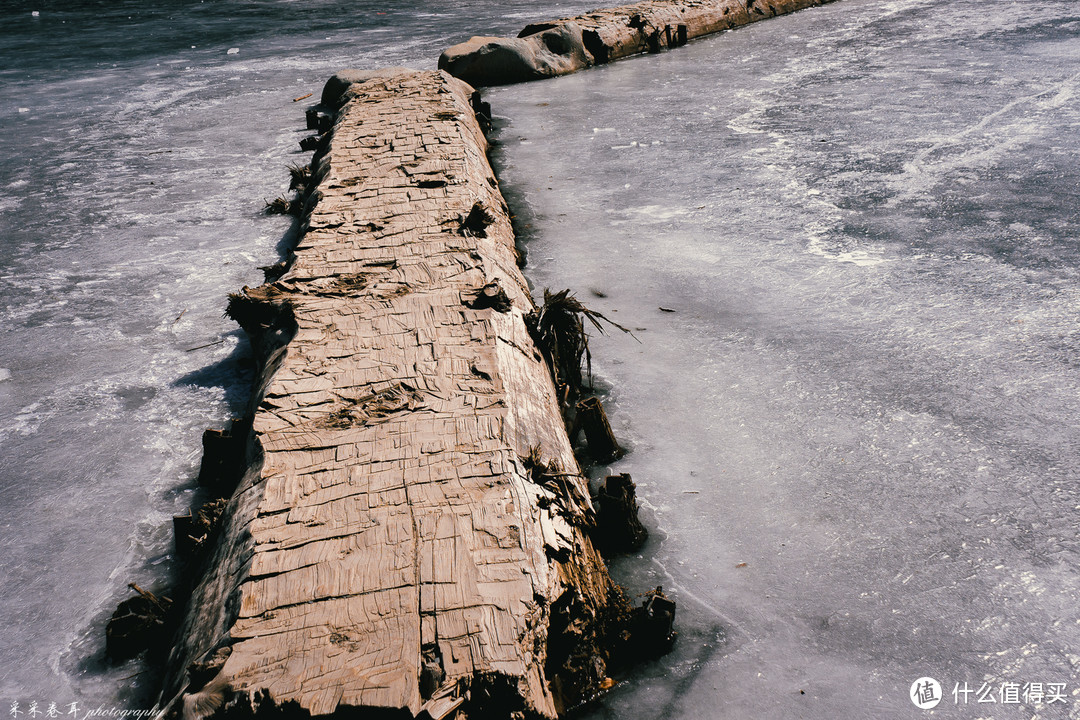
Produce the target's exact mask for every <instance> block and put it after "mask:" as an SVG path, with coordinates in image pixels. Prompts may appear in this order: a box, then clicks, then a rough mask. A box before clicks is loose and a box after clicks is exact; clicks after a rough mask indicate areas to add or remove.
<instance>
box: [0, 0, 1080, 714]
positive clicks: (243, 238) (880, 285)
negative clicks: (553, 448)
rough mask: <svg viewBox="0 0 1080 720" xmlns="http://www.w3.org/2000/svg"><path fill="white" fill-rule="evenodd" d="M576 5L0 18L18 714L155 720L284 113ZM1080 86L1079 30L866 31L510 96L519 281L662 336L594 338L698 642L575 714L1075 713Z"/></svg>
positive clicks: (271, 231)
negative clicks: (137, 641) (160, 630)
mask: <svg viewBox="0 0 1080 720" xmlns="http://www.w3.org/2000/svg"><path fill="white" fill-rule="evenodd" d="M592 4H593V3H583V2H576V1H575V2H563V3H561V4H559V3H554V2H547V3H526V2H524V0H515V1H514V2H503V3H494V2H491V1H490V0H485V1H483V2H480V1H476V2H470V1H466V0H455V1H454V2H442V3H435V2H413V3H407V4H403V5H398V6H390V7H387V6H384V5H382V4H379V3H374V2H370V0H362V1H361V2H349V3H345V2H342V1H341V0H313V1H311V2H306V3H303V4H302V5H301V4H299V3H293V2H288V1H287V0H262V1H260V2H247V1H243V0H218V1H217V2H213V3H209V2H206V3H202V2H198V1H197V0H175V1H173V2H169V3H149V2H145V1H136V0H128V1H127V2H124V1H119V2H111V3H104V2H91V1H89V0H84V1H82V2H79V1H72V2H66V3H64V4H63V7H60V6H59V5H57V6H55V7H54V6H53V4H46V3H44V2H42V3H40V7H30V6H25V7H20V8H17V9H6V8H5V9H4V10H0V19H2V21H3V22H2V24H0V83H2V87H3V89H4V101H3V103H0V127H2V129H3V132H2V133H0V187H2V188H3V189H4V191H5V192H4V193H3V194H2V195H0V447H2V448H3V449H2V452H0V572H2V574H3V577H4V579H5V583H4V585H3V590H0V618H2V619H3V621H4V622H3V628H2V630H0V700H3V701H4V702H5V708H7V707H8V706H9V705H10V703H11V702H16V701H18V702H20V703H22V704H23V709H24V710H25V709H26V704H27V703H29V702H31V701H37V702H38V703H39V704H40V705H41V706H42V707H45V706H46V705H47V704H48V703H50V702H56V703H58V704H59V705H61V706H62V707H65V708H66V706H67V704H68V703H71V702H78V703H79V704H80V706H81V707H83V708H88V707H97V706H99V705H104V706H106V707H108V706H118V707H133V706H136V705H140V704H142V703H145V702H147V697H148V691H149V690H150V689H152V687H153V678H152V676H151V674H150V673H149V672H147V671H146V670H145V668H144V666H143V665H142V664H140V663H139V662H138V661H133V662H129V663H125V664H122V665H119V666H111V665H108V664H106V663H104V662H103V661H102V660H101V652H102V649H103V629H104V623H105V621H106V620H107V618H108V616H109V614H110V613H111V612H112V610H113V608H114V607H115V605H116V603H117V602H118V601H119V600H120V599H122V598H123V597H126V596H127V594H128V593H127V590H126V588H125V584H126V583H127V582H128V581H132V580H134V581H136V582H139V583H140V584H141V585H144V586H153V585H154V584H155V583H159V582H163V581H164V580H165V579H166V578H167V577H168V567H169V562H170V559H171V557H170V553H171V545H172V540H171V527H170V525H171V523H170V517H171V515H173V514H177V513H180V512H183V511H184V510H186V509H187V508H188V507H189V506H190V505H191V502H192V499H193V496H194V474H195V473H196V472H197V466H198V461H199V455H200V450H201V449H200V446H199V438H200V434H201V431H202V429H203V427H206V426H220V425H221V424H222V423H223V422H224V421H225V420H227V418H228V417H229V416H230V415H231V414H234V413H237V412H238V411H239V410H240V409H241V407H242V405H243V402H244V400H245V399H246V398H245V395H246V392H247V387H246V382H247V379H248V378H247V376H246V374H245V369H244V362H243V357H244V346H243V341H242V338H241V333H240V332H239V331H238V330H237V329H236V328H235V326H233V325H232V323H231V322H229V321H228V320H225V319H223V318H222V317H221V312H222V309H223V307H224V301H225V295H226V293H228V292H231V291H234V290H236V289H237V288H239V287H240V286H242V285H245V284H246V285H255V284H257V283H259V282H260V281H261V278H262V273H261V272H260V271H259V270H258V266H260V265H268V264H271V263H273V262H275V261H276V260H277V259H278V257H279V251H280V245H281V243H282V240H283V238H285V237H286V235H287V232H288V223H287V221H285V220H282V219H281V218H273V217H267V216H265V215H264V214H263V213H262V207H263V201H264V200H266V199H272V198H273V197H275V196H276V195H278V194H280V193H281V192H283V191H284V190H285V187H286V185H287V175H286V172H285V165H286V164H287V163H290V162H297V161H301V162H303V161H306V159H307V157H308V156H307V154H301V153H300V152H299V149H298V146H297V142H298V140H299V139H300V138H302V137H304V136H305V135H306V134H307V132H306V131H304V130H303V106H304V105H305V104H306V102H307V101H302V102H297V103H294V102H293V98H296V97H299V96H301V95H304V94H306V93H308V92H315V93H318V92H319V90H320V88H321V86H322V83H323V81H324V80H325V79H326V78H327V77H328V76H329V75H330V74H332V73H333V72H335V71H336V70H338V69H340V68H342V67H367V68H371V67H381V66H386V65H398V64H405V65H411V66H414V67H421V68H428V67H433V66H434V63H435V59H436V58H437V56H438V53H439V52H440V51H441V50H442V49H443V48H444V47H446V46H448V45H450V44H452V43H454V42H458V41H460V40H462V39H464V38H465V37H467V36H469V35H471V34H475V33H479V34H508V33H510V34H512V33H514V32H516V31H517V29H519V28H520V27H522V26H523V25H524V24H526V23H527V22H530V21H534V20H541V19H546V18H551V17H556V16H560V15H566V14H572V13H576V12H580V11H582V10H586V9H588V8H589V7H591V6H592ZM34 9H37V10H39V15H38V16H36V17H35V16H33V15H31V10H34ZM232 48H237V49H238V52H235V53H232V54H230V53H229V51H230V49H232ZM1078 84H1080V7H1078V6H1077V4H1076V3H1075V2H1072V1H1071V0H1047V1H1046V2H1042V3H1038V4H1031V3H1019V2H1010V1H1008V0H1003V1H1002V2H996V3H984V2H976V1H975V0H954V1H951V2H946V1H945V0H891V1H887V0H842V2H839V3H836V4H832V5H829V6H826V7H823V8H818V9H814V10H810V11H806V12H804V13H801V14H799V15H796V16H790V17H786V18H780V19H776V20H772V21H770V22H767V23H761V24H758V25H755V26H752V27H749V28H745V29H741V30H738V31H736V32H732V33H728V34H725V35H722V36H719V37H716V38H712V39H707V40H703V41H700V42H694V43H691V45H689V46H688V47H686V48H683V49H681V50H679V51H677V52H672V53H669V54H663V55H660V56H651V57H642V58H636V59H632V60H628V61H624V62H621V63H618V64H615V65H612V66H608V67H604V68H599V69H595V70H592V71H589V72H586V73H582V74H579V75H575V76H570V77H566V78H561V79H558V80H554V81H546V82H542V83H536V84H532V85H528V86H518V87H512V88H503V89H499V90H497V91H493V92H491V93H488V99H489V100H490V101H491V102H492V104H493V106H494V110H495V113H496V114H497V115H498V116H499V118H498V126H499V128H498V131H497V136H496V137H497V140H498V143H499V144H498V147H497V148H496V152H495V153H494V160H495V162H496V164H497V166H498V168H499V170H500V173H501V177H502V183H503V189H504V192H505V193H506V194H507V196H508V199H509V200H510V203H511V205H512V207H513V208H514V210H515V212H516V213H517V214H518V225H519V229H520V230H521V231H522V234H523V236H524V237H525V238H526V239H527V242H528V252H529V267H528V268H527V272H528V273H529V274H530V277H531V280H532V282H533V283H534V284H535V286H536V287H537V289H538V290H539V289H542V288H543V287H546V286H549V287H552V288H553V289H560V288H563V287H570V288H572V289H574V290H575V292H577V294H578V295H579V297H580V298H581V299H582V300H583V301H584V302H586V303H587V304H588V305H590V306H591V307H594V308H596V309H598V310H600V311H601V312H604V313H605V314H609V315H610V316H611V317H612V318H613V319H616V320H617V321H619V322H621V323H622V324H624V325H627V326H630V327H632V328H640V329H635V335H636V336H637V338H638V340H634V339H633V338H630V337H626V336H621V335H612V336H601V337H597V338H595V339H594V341H593V345H592V347H593V352H594V360H595V363H594V367H595V369H596V371H597V376H598V378H599V380H600V381H601V382H602V383H603V384H604V385H605V386H607V387H609V388H610V394H609V399H608V402H609V413H610V415H611V417H612V420H613V422H614V424H615V426H616V431H617V433H618V434H619V435H620V437H621V438H623V439H624V440H625V441H626V443H627V444H628V445H629V446H630V447H631V448H632V450H633V452H631V453H630V454H629V455H627V456H626V458H625V459H623V460H621V461H620V462H619V463H617V464H616V465H615V466H613V469H616V470H619V471H627V472H630V473H632V474H633V476H634V477H635V479H636V480H637V481H638V483H639V494H640V497H641V498H642V500H643V502H644V505H645V512H644V515H645V519H646V522H647V523H648V525H649V527H650V530H651V531H652V533H653V539H652V540H651V542H650V544H649V545H648V546H647V547H646V548H645V550H644V552H642V553H641V557H640V558H638V557H631V558H628V559H626V560H624V561H620V562H618V563H616V564H615V572H616V574H617V576H618V578H619V580H620V581H621V582H623V583H624V584H625V585H626V586H627V587H628V588H630V589H632V590H633V591H635V592H640V591H643V590H645V589H646V588H648V587H651V586H653V585H656V584H663V585H664V586H665V588H666V589H667V590H669V591H670V592H671V593H672V594H673V595H674V596H675V597H676V598H677V599H678V601H679V603H680V623H679V624H680V631H681V637H680V640H679V643H678V644H677V646H676V648H675V651H674V652H673V653H672V654H671V655H669V656H667V657H665V658H663V659H661V660H658V661H656V662H655V663H652V664H650V665H648V666H646V667H645V668H643V669H642V670H641V671H640V672H637V673H636V674H634V675H632V676H630V677H627V678H625V679H622V682H621V684H620V685H619V687H618V688H617V689H616V690H615V691H614V692H613V693H612V694H611V695H610V696H609V697H608V699H607V700H605V701H604V703H603V704H602V705H601V706H600V707H599V708H597V709H596V710H595V711H594V712H593V714H592V715H591V716H590V717H591V718H605V719H606V718H619V719H620V720H621V719H626V720H629V719H630V718H634V719H637V718H657V719H659V718H665V719H666V718H680V719H683V718H685V719H687V720H690V719H697V718H705V717H707V718H732V719H740V720H741V719H743V718H778V719H779V718H812V719H817V718H821V719H824V718H856V717H860V718H861V717H868V718H870V717H872V718H883V717H905V718H906V717H917V716H919V715H921V714H924V713H922V711H919V710H918V709H917V708H915V707H914V706H913V705H912V704H911V702H910V700H909V699H908V691H909V687H910V685H911V683H912V682H913V681H914V680H915V679H916V678H920V677H923V676H930V677H934V678H936V679H937V680H939V681H940V682H941V685H942V688H943V693H944V695H945V697H944V699H943V701H942V704H941V705H940V706H939V708H938V709H937V710H936V711H935V715H939V716H941V717H957V718H977V717H992V718H997V717H1008V718H1012V717H1039V718H1061V717H1073V716H1080V711H1077V710H1076V709H1075V705H1076V703H1078V702H1080V697H1077V695H1076V691H1078V690H1080V681H1077V680H1076V677H1077V664H1080V629H1078V622H1080V615H1078V612H1077V598H1078V596H1080V574H1078V558H1077V549H1078V535H1077V527H1078V520H1080V498H1078V488H1077V481H1078V476H1080V472H1078V470H1080V437H1078V435H1080V430H1078V427H1077V417H1078V416H1080V413H1078V404H1080V395H1078V390H1080V387H1078V385H1080V377H1078V374H1077V370H1078V360H1080V330H1078V329H1077V326H1076V317H1077V310H1078V309H1080V282H1078V274H1080V244H1078V240H1077V238H1078V235H1080V232H1078V229H1080V204H1078V203H1077V195H1078V192H1080V190H1078V188H1080V171H1078V169H1077V168H1078V167H1080V164H1078V163H1077V155H1078V151H1080V133H1078V132H1077V130H1078V126H1080V98H1078V97H1077V90H1078ZM601 295H603V297H601ZM661 308H664V309H663V310H662V309H661ZM668 311H671V312H668ZM639 341H640V342H639ZM196 348H197V349H196ZM964 683H966V684H967V685H966V687H969V688H970V689H972V690H978V689H979V688H980V687H981V686H982V685H983V684H984V683H986V684H987V686H988V687H991V688H992V690H993V693H994V696H995V697H996V698H998V700H999V702H998V703H995V704H989V703H982V704H978V703H977V702H976V700H977V697H976V695H975V694H971V695H970V696H964V695H963V694H962V693H961V694H959V695H958V696H956V698H954V696H953V694H952V691H953V689H954V687H956V686H957V685H959V687H958V688H957V689H958V690H959V689H963V688H964V687H965V686H964ZM1011 683H1015V684H1017V685H1021V686H1023V685H1025V684H1027V688H1026V689H1027V690H1028V693H1029V698H1028V700H1027V701H1026V702H1025V705H1024V707H1023V708H1021V707H1006V704H1004V703H1002V702H1000V700H1001V696H1000V695H999V692H1000V691H1001V690H1002V689H1003V688H1004V689H1008V690H1009V691H1010V692H1011V689H1012V686H1011V685H1010V684H1011ZM1032 683H1043V685H1044V689H1046V690H1047V691H1049V690H1050V684H1051V683H1059V684H1060V683H1064V684H1065V688H1064V694H1065V701H1064V702H1054V703H1050V702H1049V698H1048V697H1047V698H1044V699H1043V701H1042V702H1041V703H1035V702H1032V701H1031V700H1030V693H1031V692H1032V691H1033V690H1034V686H1033V685H1031V684H1032ZM1006 686H1007V687H1006ZM1018 690H1019V688H1018ZM965 697H966V699H967V701H968V702H967V704H966V706H964V703H963V701H964V699H965ZM957 702H959V705H960V706H959V707H958V706H957Z"/></svg>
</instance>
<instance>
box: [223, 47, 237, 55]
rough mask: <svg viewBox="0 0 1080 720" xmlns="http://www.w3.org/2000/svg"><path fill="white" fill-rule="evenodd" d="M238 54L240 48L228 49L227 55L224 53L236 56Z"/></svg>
mask: <svg viewBox="0 0 1080 720" xmlns="http://www.w3.org/2000/svg"><path fill="white" fill-rule="evenodd" d="M239 52H240V48H229V51H228V52H227V53H225V54H226V55H236V54H237V53H239Z"/></svg>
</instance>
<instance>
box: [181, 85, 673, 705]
mask: <svg viewBox="0 0 1080 720" xmlns="http://www.w3.org/2000/svg"><path fill="white" fill-rule="evenodd" d="M334 82H335V83H336V85H335V87H337V88H339V89H338V90H336V91H331V89H330V88H331V85H332V84H331V83H328V90H327V93H325V94H324V103H326V104H327V105H333V106H334V108H331V110H334V109H336V106H337V105H338V104H340V103H342V102H343V103H344V105H343V106H342V107H341V108H340V110H339V111H337V112H336V114H335V115H334V117H333V129H332V130H331V131H330V132H329V133H328V134H327V135H326V136H325V137H324V138H322V140H321V141H320V143H321V147H322V148H323V149H322V150H321V151H320V154H319V155H317V156H316V158H315V160H314V161H313V163H312V173H311V177H310V179H307V178H306V180H307V184H308V186H309V187H307V189H306V193H307V194H306V202H305V208H306V209H307V212H308V213H309V214H308V215H307V216H306V218H305V219H304V221H303V222H304V224H305V230H306V232H305V233H304V235H303V236H302V238H301V240H300V242H299V245H298V246H297V248H296V250H295V254H294V256H293V257H292V258H291V260H290V262H289V264H288V266H287V267H286V268H278V269H277V270H275V271H274V273H273V274H272V276H273V277H277V278H278V279H276V280H275V281H273V282H271V283H269V284H266V285H263V286H261V287H258V288H254V289H249V288H245V289H244V290H243V291H242V292H241V293H238V294H236V295H234V296H233V297H232V298H231V299H230V303H229V310H228V312H229V314H230V316H232V317H233V318H235V319H236V320H237V321H238V322H239V323H240V324H241V325H242V326H243V327H244V328H245V329H246V330H247V331H248V333H249V334H250V335H251V338H252V344H253V347H254V348H255V351H256V354H257V356H258V360H259V364H260V371H259V376H258V379H257V381H256V389H255V397H254V399H253V424H252V426H251V429H250V430H247V429H246V428H244V433H245V435H244V438H243V440H244V442H243V444H244V446H245V447H246V452H247V459H246V462H245V465H244V467H245V468H246V470H245V472H244V473H243V476H242V478H240V479H239V484H238V486H237V488H236V491H235V493H234V494H233V495H232V497H231V499H230V500H229V502H228V506H227V507H226V508H225V510H224V512H223V514H222V516H221V519H220V521H219V523H220V524H219V527H218V529H217V531H216V532H217V534H218V535H219V536H220V541H219V544H218V545H217V546H216V548H215V549H214V550H213V551H212V554H211V555H210V556H209V557H208V558H207V560H206V565H207V568H208V569H207V572H206V574H205V576H204V577H203V578H202V580H201V582H199V583H198V584H197V585H196V587H195V588H194V590H193V592H192V597H191V600H190V602H189V605H188V609H187V613H186V615H185V617H184V620H183V622H182V624H181V628H180V631H179V632H178V635H177V643H176V645H175V647H174V648H173V650H172V654H171V657H170V662H169V670H168V672H169V676H168V680H167V685H166V688H165V691H164V693H163V698H164V702H163V705H164V707H165V708H166V710H165V713H164V714H166V715H173V716H175V715H182V716H184V717H186V718H202V717H208V716H211V715H229V716H250V715H252V714H253V713H255V712H258V713H260V715H262V714H263V713H277V714H281V715H288V716H289V717H294V716H298V715H297V713H303V714H309V715H311V716H325V715H330V714H334V713H344V712H346V711H348V712H353V711H359V710H364V711H365V712H368V713H372V717H375V716H378V717H383V716H384V715H385V716H393V717H416V716H424V717H430V718H465V717H468V718H510V717H514V718H553V717H555V716H557V715H558V714H560V713H562V712H563V711H564V710H565V709H567V708H570V707H572V706H574V705H577V704H579V703H580V702H582V701H583V700H585V699H587V698H589V697H592V696H594V695H595V694H596V692H597V691H599V690H600V689H602V688H604V687H608V686H610V685H611V680H610V679H609V678H608V677H607V676H608V674H609V671H608V669H607V668H608V667H609V666H610V665H611V663H612V660H613V658H612V656H611V655H612V648H616V647H622V646H624V645H625V643H626V638H627V637H629V632H630V625H629V623H631V622H638V623H640V621H639V620H633V621H632V620H631V617H632V616H633V617H635V618H639V617H640V612H639V613H638V614H636V615H635V614H634V613H632V612H631V611H630V609H629V606H628V604H627V601H626V599H625V597H624V596H623V594H622V593H621V592H620V591H619V590H618V589H617V588H616V587H615V586H614V585H613V583H612V582H611V580H610V578H609V577H608V574H607V571H606V568H605V566H604V563H603V561H602V559H601V557H600V556H599V554H598V553H597V551H596V550H595V548H594V546H593V544H592V542H591V540H590V539H589V536H588V533H589V531H590V530H591V527H592V523H593V518H595V514H594V510H593V508H592V503H591V501H590V499H589V494H588V487H587V484H586V482H585V480H584V478H583V477H582V476H581V474H580V469H579V467H578V465H577V461H576V460H575V458H574V454H573V451H572V448H571V445H570V442H569V439H568V437H567V434H566V431H565V428H564V425H563V420H562V418H561V416H560V412H559V403H558V401H557V398H556V393H555V388H554V386H553V384H552V380H551V377H550V374H549V370H548V368H547V366H546V365H545V363H544V361H543V358H542V355H541V353H540V352H539V351H538V350H537V348H536V347H535V346H534V344H533V340H532V338H531V336H530V333H529V331H528V330H527V329H526V326H525V323H524V321H523V318H524V316H525V315H526V314H528V313H530V312H533V311H534V306H533V303H532V300H531V298H530V295H529V292H528V288H527V285H526V282H525V280H524V278H523V277H522V276H521V274H520V272H519V270H518V268H517V264H516V254H515V247H514V237H513V234H512V231H511V227H510V220H509V215H508V212H507V209H506V206H505V203H504V201H503V199H502V197H501V195H500V194H499V191H498V183H497V182H496V180H495V177H494V175H493V173H492V171H491V168H490V166H489V165H488V162H487V158H486V141H485V139H484V136H483V134H482V132H481V128H480V126H479V124H478V122H477V119H476V117H475V111H476V110H477V109H479V108H482V105H481V104H480V103H478V102H477V101H476V99H475V98H473V97H472V93H473V91H472V88H470V87H469V86H467V85H466V84H464V83H463V82H461V81H459V80H456V79H454V78H452V77H450V76H449V75H447V74H445V73H441V72H426V73H402V72H394V73H391V74H387V75H381V76H380V75H378V74H362V75H361V79H360V80H359V81H356V80H354V81H353V82H351V83H350V82H348V81H343V80H342V79H341V77H340V76H339V77H338V78H335V81H334ZM328 95H329V101H328V100H327V96H328ZM235 431H236V428H234V433H232V434H231V436H230V437H225V436H224V435H222V436H220V437H217V436H215V437H214V438H213V439H211V440H210V442H209V444H208V449H214V448H217V447H218V446H219V445H221V446H222V447H229V446H230V445H229V444H230V442H233V440H232V438H233V437H237V434H236V432H235ZM206 468H207V470H206V474H207V476H208V477H211V476H213V477H220V476H229V475H230V474H231V470H232V468H231V466H230V465H229V463H228V462H227V461H225V460H224V459H223V458H217V459H211V460H210V461H208V464H207V465H206ZM191 522H192V524H195V521H191ZM200 528H201V526H200ZM209 532H210V531H209V529H207V533H209ZM649 632H650V633H652V634H654V635H655V634H656V631H653V630H650V631H649ZM620 643H621V645H620ZM621 659H622V660H625V658H621ZM358 716H363V717H368V715H367V714H362V715H358Z"/></svg>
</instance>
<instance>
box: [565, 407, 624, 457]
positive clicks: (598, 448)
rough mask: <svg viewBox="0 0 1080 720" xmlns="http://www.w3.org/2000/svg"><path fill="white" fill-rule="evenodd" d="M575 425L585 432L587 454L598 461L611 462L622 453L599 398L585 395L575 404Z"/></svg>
mask: <svg viewBox="0 0 1080 720" xmlns="http://www.w3.org/2000/svg"><path fill="white" fill-rule="evenodd" d="M575 422H576V425H577V426H578V427H580V428H581V430H582V431H583V432H584V433H585V441H586V442H587V443H588V444H589V454H590V455H591V456H592V458H593V460H595V461H596V462H600V463H606V462H611V461H612V460H615V459H616V458H619V457H621V456H622V454H623V449H622V448H621V447H620V446H619V441H618V440H616V439H615V433H613V432H612V431H611V424H610V423H609V422H608V419H607V413H605V412H604V406H603V405H601V404H600V398H597V397H587V398H585V399H583V400H581V401H580V402H578V404H577V418H576V421H575Z"/></svg>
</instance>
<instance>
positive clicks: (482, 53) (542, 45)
mask: <svg viewBox="0 0 1080 720" xmlns="http://www.w3.org/2000/svg"><path fill="white" fill-rule="evenodd" d="M830 1H831V0H644V2H638V3H634V4H632V5H623V6H621V7H616V8H610V9H606V10H596V11H593V12H590V13H586V14H584V15H578V16H575V17H569V18H562V19H560V20H553V21H551V22H543V23H534V24H531V25H527V26H526V27H525V29H523V30H522V31H521V33H520V34H519V35H518V36H517V37H516V38H499V37H473V38H470V39H469V40H467V41H465V42H463V43H460V44H458V45H454V46H453V47H451V48H448V49H447V50H446V51H445V52H443V54H442V56H441V57H440V58H439V68H440V69H442V70H446V71H447V72H449V73H450V74H451V75H454V76H455V77H458V78H461V79H462V80H464V81H465V82H468V83H471V84H473V85H476V86H488V85H504V84H508V83H516V82H524V81H526V80H539V79H541V78H546V77H554V76H556V75H566V74H568V73H572V72H577V71H578V70H581V69H583V68H587V67H591V66H593V65H601V64H603V63H607V62H611V61H612V60H618V59H619V58H624V57H627V56H629V55H637V54H639V53H644V52H660V51H661V50H662V49H664V48H673V47H679V46H680V45H685V44H686V43H687V42H688V41H689V40H691V39H693V38H696V37H701V36H702V35H709V34H711V33H716V32H720V31H722V30H730V29H732V28H734V27H738V26H739V25H746V24H747V23H751V22H754V21H756V20H763V19H765V18H770V17H774V16H776V15H782V14H785V13H789V12H793V11H795V10H801V9H803V8H807V7H812V6H815V5H823V4H825V3H826V2H830Z"/></svg>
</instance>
